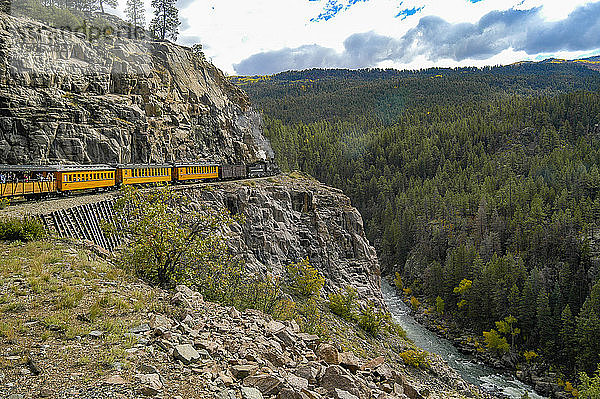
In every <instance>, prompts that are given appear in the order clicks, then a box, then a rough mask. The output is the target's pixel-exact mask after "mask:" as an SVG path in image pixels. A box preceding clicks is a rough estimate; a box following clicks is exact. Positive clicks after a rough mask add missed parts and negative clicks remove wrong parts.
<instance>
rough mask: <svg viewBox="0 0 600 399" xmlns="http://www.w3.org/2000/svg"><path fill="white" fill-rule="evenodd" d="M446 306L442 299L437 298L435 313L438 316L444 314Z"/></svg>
mask: <svg viewBox="0 0 600 399" xmlns="http://www.w3.org/2000/svg"><path fill="white" fill-rule="evenodd" d="M445 306H446V304H445V303H444V300H443V299H442V298H441V297H439V296H438V297H437V298H435V311H436V312H437V313H438V314H444V307H445Z"/></svg>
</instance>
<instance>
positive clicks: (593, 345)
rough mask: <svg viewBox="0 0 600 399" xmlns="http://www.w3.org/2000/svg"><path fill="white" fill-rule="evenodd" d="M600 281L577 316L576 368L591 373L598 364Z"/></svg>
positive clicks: (599, 346)
mask: <svg viewBox="0 0 600 399" xmlns="http://www.w3.org/2000/svg"><path fill="white" fill-rule="evenodd" d="M599 315H600V280H599V281H598V282H597V283H596V284H595V285H594V287H593V288H592V291H591V293H590V296H589V297H588V299H587V300H586V301H585V303H584V304H583V307H582V308H581V311H580V312H579V315H578V316H577V327H576V336H577V341H578V343H579V345H578V349H579V350H578V356H577V361H578V366H579V369H580V370H582V371H585V372H587V373H590V374H591V373H592V372H593V371H594V369H595V368H596V365H597V364H598V363H600V317H599Z"/></svg>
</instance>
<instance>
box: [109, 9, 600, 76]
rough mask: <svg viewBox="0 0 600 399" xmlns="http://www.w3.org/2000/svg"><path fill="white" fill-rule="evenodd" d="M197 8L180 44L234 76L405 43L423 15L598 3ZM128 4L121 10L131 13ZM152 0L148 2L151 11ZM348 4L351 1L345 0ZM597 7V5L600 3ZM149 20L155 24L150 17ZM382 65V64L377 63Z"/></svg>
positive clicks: (468, 18) (188, 13) (549, 14)
mask: <svg viewBox="0 0 600 399" xmlns="http://www.w3.org/2000/svg"><path fill="white" fill-rule="evenodd" d="M188 1H189V5H188V6H187V7H186V8H185V9H181V10H180V16H181V17H182V18H185V19H186V20H187V26H184V27H182V29H180V41H181V42H183V43H185V44H190V43H191V41H193V40H195V39H196V38H197V39H198V40H199V41H200V43H201V44H202V45H203V46H204V50H205V53H206V55H207V57H209V58H211V59H212V60H213V62H214V63H215V64H216V65H217V66H218V67H220V68H222V69H223V70H225V71H226V72H228V73H234V72H235V71H234V68H233V65H234V64H237V63H239V62H240V61H242V60H245V59H247V58H249V57H251V56H252V55H254V54H258V53H264V52H269V51H276V50H281V49H284V48H300V47H302V46H307V45H318V46H320V47H323V48H327V49H333V50H335V51H336V52H338V53H343V51H344V41H345V40H346V39H347V38H348V37H350V36H351V35H353V34H355V33H364V32H374V33H376V34H378V35H382V36H386V37H391V38H396V39H400V38H401V37H403V36H404V35H405V34H406V32H407V31H409V30H410V29H412V28H414V27H415V26H416V25H417V24H418V23H419V20H420V19H421V18H422V17H425V16H437V17H440V18H442V19H444V20H445V21H447V22H449V23H451V24H456V23H461V22H467V23H476V22H477V21H479V20H480V19H481V17H483V16H484V15H486V14H488V13H490V12H491V11H494V10H507V9H510V8H517V9H531V8H534V7H541V13H540V14H541V15H543V17H544V18H545V19H546V20H550V21H555V20H561V19H564V18H565V17H566V16H567V15H568V14H569V13H570V12H571V11H573V10H574V9H576V8H577V7H579V6H581V5H582V4H586V3H592V2H595V1H590V0H569V1H564V0H481V1H478V2H476V3H471V2H470V1H469V0H404V1H402V0H368V1H360V2H357V3H355V4H353V5H352V7H348V8H347V9H345V10H344V11H343V12H339V13H338V14H337V15H336V16H335V17H334V18H331V19H329V20H328V21H319V22H311V19H313V18H314V17H316V16H318V15H319V14H320V13H321V11H322V10H323V8H324V7H325V5H326V4H327V2H328V0H319V1H309V0H246V1H240V0H187V1H185V2H184V3H187V2H188ZM121 2H122V3H123V4H121V5H120V7H119V9H120V10H122V9H123V8H124V0H121ZM149 2H150V0H147V1H146V3H147V7H148V11H149V12H150V4H149ZM340 2H341V3H344V4H346V3H348V1H342V0H340ZM596 2H597V0H596ZM420 7H423V8H422V10H421V11H419V12H417V13H416V14H415V15H411V16H408V17H407V18H405V19H403V20H402V19H401V18H395V16H396V15H397V14H398V13H399V12H400V11H401V10H403V9H409V10H410V9H413V8H416V9H419V8H420ZM147 20H148V21H149V20H150V15H148V17H147ZM525 58H531V55H527V54H525V53H524V52H516V51H513V50H512V49H502V50H501V52H500V53H499V54H496V55H494V56H493V57H491V58H488V59H483V60H482V59H478V60H471V59H464V60H461V61H451V60H443V59H440V60H437V61H431V60H430V59H429V58H427V57H425V56H418V57H417V58H415V59H414V60H412V61H411V62H410V63H409V64H400V63H398V62H397V61H383V62H382V63H381V64H380V65H379V66H390V67H412V68H420V67H427V66H433V65H444V66H458V65H490V64H492V65H493V64H498V63H502V64H504V63H510V62H514V61H518V60H520V59H525ZM373 66H376V65H373Z"/></svg>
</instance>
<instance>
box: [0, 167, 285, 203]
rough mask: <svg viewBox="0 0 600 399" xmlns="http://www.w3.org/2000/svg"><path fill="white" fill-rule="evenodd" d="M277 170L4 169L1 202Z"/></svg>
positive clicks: (240, 176) (0, 178)
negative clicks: (13, 198) (124, 186)
mask: <svg viewBox="0 0 600 399" xmlns="http://www.w3.org/2000/svg"><path fill="white" fill-rule="evenodd" d="M278 173H279V169H278V168H277V166H276V165H275V164H274V163H272V162H268V161H261V162H255V163H252V164H248V165H246V164H237V165H232V164H218V163H189V162H188V163H185V162H180V163H173V164H118V165H48V166H37V165H0V199H2V198H11V197H24V198H27V199H29V198H42V197H45V196H51V195H52V194H69V193H73V192H84V191H92V190H93V191H100V190H110V189H113V188H118V187H121V186H123V185H148V184H156V183H163V184H169V183H170V184H185V183H197V182H203V181H206V182H208V181H226V180H239V179H246V178H258V177H267V176H273V175H276V174H278Z"/></svg>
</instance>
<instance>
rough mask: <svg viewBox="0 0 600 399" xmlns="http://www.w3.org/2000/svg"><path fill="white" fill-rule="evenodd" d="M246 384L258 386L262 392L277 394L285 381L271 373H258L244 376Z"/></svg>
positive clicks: (268, 394)
mask: <svg viewBox="0 0 600 399" xmlns="http://www.w3.org/2000/svg"><path fill="white" fill-rule="evenodd" d="M244 385H246V386H249V387H254V388H257V389H258V390H259V391H260V392H261V393H262V394H264V395H267V396H270V395H276V394H277V393H278V392H279V390H280V389H281V387H282V386H283V382H282V381H281V379H279V378H277V377H275V376H273V375H269V374H256V375H251V376H248V377H246V378H244Z"/></svg>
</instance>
